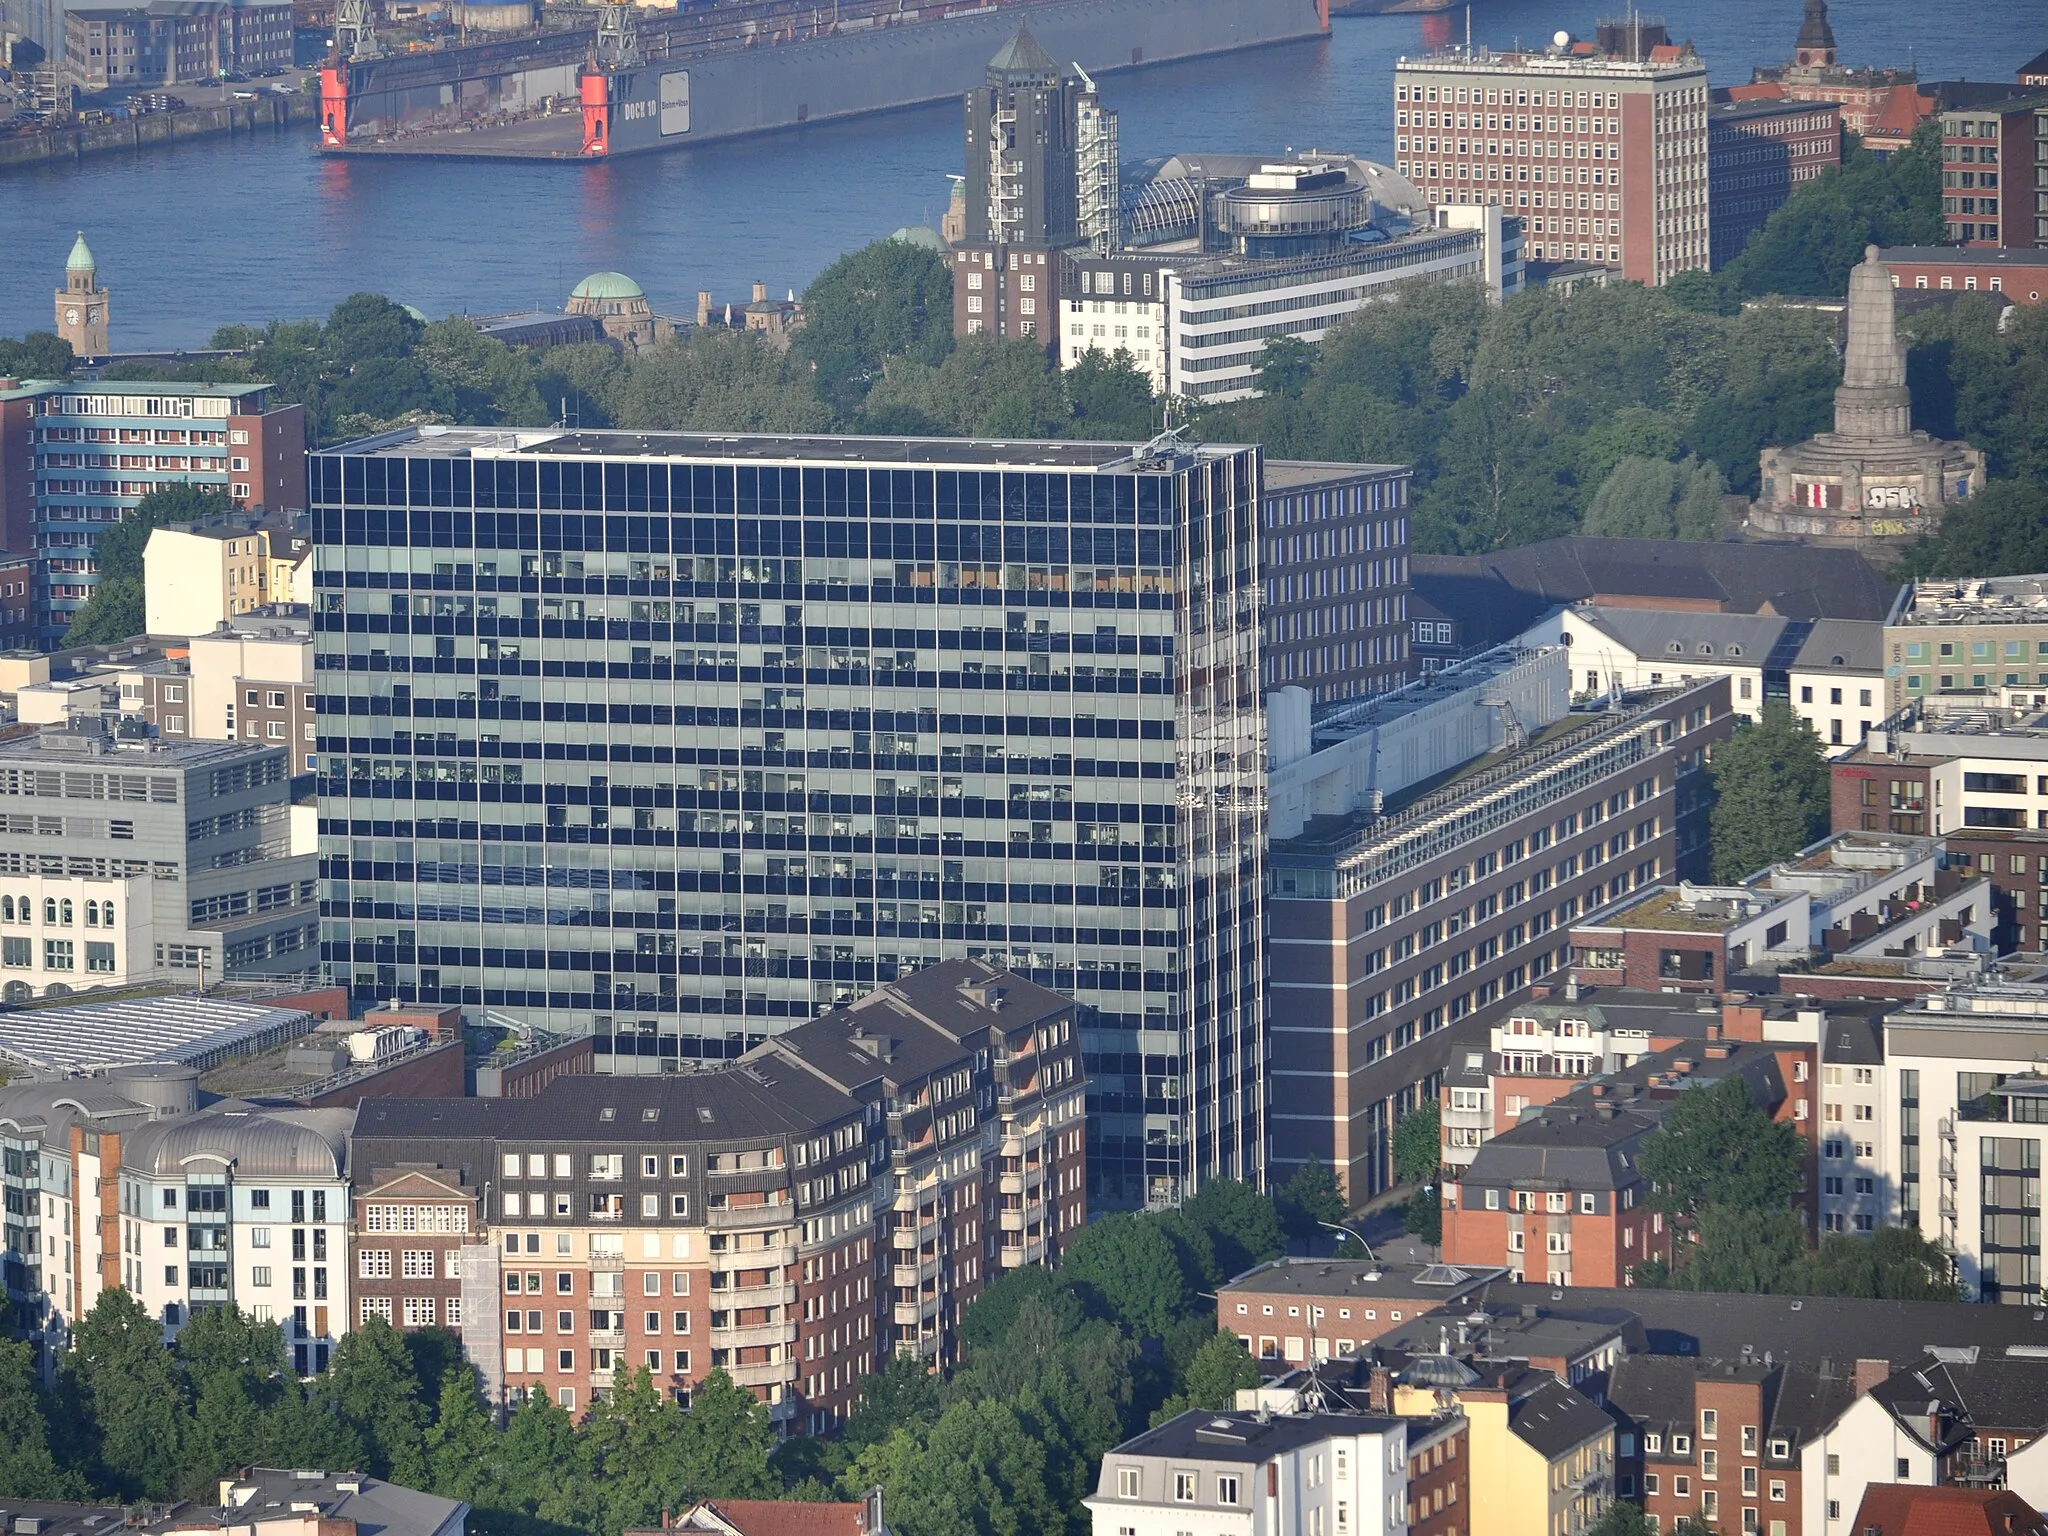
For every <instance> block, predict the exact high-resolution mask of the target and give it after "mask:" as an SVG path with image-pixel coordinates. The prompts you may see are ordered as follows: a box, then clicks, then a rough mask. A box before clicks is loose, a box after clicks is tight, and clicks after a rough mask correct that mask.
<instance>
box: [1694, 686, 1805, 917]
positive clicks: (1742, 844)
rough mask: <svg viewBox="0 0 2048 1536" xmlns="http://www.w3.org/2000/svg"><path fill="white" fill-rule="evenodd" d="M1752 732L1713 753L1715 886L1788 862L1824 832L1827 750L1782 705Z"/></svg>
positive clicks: (1768, 706)
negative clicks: (1779, 862)
mask: <svg viewBox="0 0 2048 1536" xmlns="http://www.w3.org/2000/svg"><path fill="white" fill-rule="evenodd" d="M1761 715H1762V718H1761V719H1760V720H1759V721H1758V722H1757V723H1756V724H1754V725H1747V724H1739V725H1737V726H1736V728H1735V733H1734V734H1733V735H1732V736H1730V737H1729V738H1728V740H1726V741H1724V742H1722V743H1721V745H1720V746H1719V747H1717V748H1715V750H1714V761H1713V764H1712V768H1711V773H1710V778H1711V782H1712V785H1713V793H1714V805H1713V809H1712V811H1711V812H1710V813H1709V827H1710V830H1711V834H1712V838H1713V871H1714V879H1715V880H1716V881H1718V882H1719V883H1721V884H1723V885H1734V884H1738V883H1740V882H1741V881H1743V880H1746V879H1748V878H1749V877H1750V876H1751V875H1753V874H1756V873H1757V872H1758V871H1759V870H1762V869H1764V868H1765V867H1767V866H1768V865H1771V864H1775V863H1777V862H1778V861H1779V860H1781V859H1788V858H1790V857H1791V856H1792V855H1793V854H1795V853H1797V852H1798V851H1799V850H1800V849H1801V848H1804V847H1805V846H1806V845H1807V844H1809V843H1811V842H1813V841H1814V840H1815V839H1817V838H1819V837H1821V836H1823V835H1824V834H1825V833H1826V831H1827V826H1828V794H1829V777H1828V765H1827V757H1826V753H1825V749H1823V748H1822V746H1821V743H1820V738H1819V737H1818V736H1816V735H1815V734H1814V733H1813V728H1812V727H1811V726H1809V725H1808V724H1807V723H1806V722H1805V721H1804V720H1801V719H1800V718H1799V717H1798V716H1797V715H1795V714H1793V713H1792V707H1791V706H1790V705H1789V704H1787V703H1786V702H1785V701H1784V700H1782V699H1772V700H1769V701H1767V702H1766V703H1765V705H1764V707H1763V710H1762V711H1761Z"/></svg>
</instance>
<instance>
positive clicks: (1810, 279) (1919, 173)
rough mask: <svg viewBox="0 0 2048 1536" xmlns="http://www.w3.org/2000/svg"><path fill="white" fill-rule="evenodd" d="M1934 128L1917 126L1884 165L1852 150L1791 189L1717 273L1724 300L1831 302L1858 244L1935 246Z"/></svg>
mask: <svg viewBox="0 0 2048 1536" xmlns="http://www.w3.org/2000/svg"><path fill="white" fill-rule="evenodd" d="M1943 239H1944V235H1943V231H1942V218H1941V124H1940V122H1939V121H1934V122H1929V123H1923V124H1921V126H1920V128H1919V129H1918V130H1917V131H1916V132H1915V133H1914V135H1913V142H1912V144H1911V146H1910V147H1908V148H1907V149H1904V150H1901V151H1899V152H1897V153H1896V154H1893V155H1891V156H1889V157H1887V158H1885V159H1879V158H1878V157H1877V156H1876V155H1873V154H1871V153H1870V152H1869V151H1868V150H1865V149H1863V148H1861V147H1860V146H1857V147H1853V148H1851V149H1850V151H1849V153H1848V154H1847V155H1846V156H1845V157H1844V159H1843V162H1842V164H1841V166H1840V167H1839V168H1837V167H1833V166H1830V167H1829V168H1828V169H1826V170H1824V171H1822V172H1821V174H1820V175H1819V176H1818V177H1816V178H1815V179H1814V180H1812V181H1809V182H1807V183H1805V184H1804V185H1802V186H1800V187H1798V188H1797V189H1796V190H1794V192H1793V193H1792V195H1791V196H1790V197H1788V198H1786V199H1785V201H1784V202H1783V203H1782V204H1781V205H1780V206H1779V207H1778V208H1777V209H1776V210H1775V211H1774V212H1773V213H1772V214H1771V216H1770V218H1769V220H1768V221H1766V223H1765V224H1764V227H1763V228H1762V229H1760V230H1758V231H1757V232H1756V233H1755V234H1754V235H1752V236H1751V237H1750V240H1749V244H1748V245H1747V246H1746V247H1745V248H1744V249H1743V250H1742V252H1741V253H1740V254H1739V255H1737V256H1736V257H1735V259H1734V260H1733V261H1731V262H1730V263H1729V264H1728V265H1727V266H1726V267H1725V268H1723V269H1722V270H1721V272H1720V273H1718V274H1716V276H1717V277H1718V279H1719V282H1718V286H1720V287H1721V288H1722V289H1724V290H1725V291H1727V292H1729V293H1731V294H1750V295H1756V294H1767V293H1786V294H1813V295H1823V296H1827V297H1839V296H1840V295H1841V294H1843V293H1845V292H1846V291H1847V290H1848V285H1849V269H1850V268H1851V267H1853V266H1855V265H1856V263H1857V262H1859V261H1861V260H1862V259H1863V248H1864V247H1865V246H1866V245H1880V246H1889V245H1938V244H1940V243H1941V242H1942V240H1943Z"/></svg>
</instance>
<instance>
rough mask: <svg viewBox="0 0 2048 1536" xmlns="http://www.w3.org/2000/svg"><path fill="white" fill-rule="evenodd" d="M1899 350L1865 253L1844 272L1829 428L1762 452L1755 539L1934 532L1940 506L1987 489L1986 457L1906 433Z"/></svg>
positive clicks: (1752, 521)
mask: <svg viewBox="0 0 2048 1536" xmlns="http://www.w3.org/2000/svg"><path fill="white" fill-rule="evenodd" d="M1912 416H1913V397H1912V395H1911V394H1910V393H1909V392H1908V390H1907V388H1906V344H1905V343H1904V342H1902V341H1900V340H1899V339H1898V335H1897V332H1896V330H1895V329H1894V326H1893V323H1892V279H1891V273H1890V272H1889V271H1888V270H1886V268H1885V267H1884V266H1883V265H1882V264H1881V263H1880V262H1879V261H1878V259H1877V247H1876V246H1874V245H1871V246H1865V247H1864V250H1863V260H1862V262H1861V263H1860V264H1859V265H1858V266H1857V267H1856V268H1855V269H1854V270H1853V271H1851V272H1850V274H1849V338H1848V344H1847V346H1846V348H1845V350H1844V353H1843V357H1842V383H1841V387H1840V388H1838V389H1837V390H1836V391H1835V430H1834V431H1832V432H1823V433H1821V434H1820V435H1819V436H1817V437H1810V438H1808V439H1807V440H1806V441H1805V442H1803V443H1800V444H1798V445H1797V446H1796V447H1792V448H1766V449H1765V450H1764V452H1763V459H1762V471H1763V494H1762V495H1760V496H1759V497H1758V498H1757V499H1756V500H1755V501H1754V502H1752V503H1751V504H1750V509H1749V526H1750V527H1751V528H1753V529H1755V530H1757V531H1758V532H1760V533H1766V534H1779V535H1792V536H1794V537H1798V538H1805V539H1818V540H1850V541H1854V542H1859V543H1860V542H1864V541H1867V540H1871V539H1901V538H1912V537H1916V536H1918V535H1920V534H1922V533H1931V532H1932V531H1933V530H1934V528H1935V527H1936V526H1937V525H1938V524H1939V522H1940V520H1941V511H1942V508H1943V507H1946V506H1949V505H1951V504H1953V503H1955V502H1959V501H1965V500H1967V499H1968V498H1970V497H1971V496H1974V495H1975V494H1976V493H1977V492H1978V491H1979V490H1981V489H1982V488H1983V485H1984V455H1983V454H1982V453H1980V452H1979V451H1978V450H1976V449H1975V448H1972V447H1970V445H1969V444H1967V443H1951V442H1944V441H1942V440H1941V439H1940V438H1936V437H1930V436H1928V434H1927V433H1925V432H1916V431H1914V430H1913V420H1912Z"/></svg>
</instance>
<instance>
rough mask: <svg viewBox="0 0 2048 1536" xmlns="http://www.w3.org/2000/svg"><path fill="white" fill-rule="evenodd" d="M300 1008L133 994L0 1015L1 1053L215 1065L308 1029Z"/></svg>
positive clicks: (58, 1061)
mask: <svg viewBox="0 0 2048 1536" xmlns="http://www.w3.org/2000/svg"><path fill="white" fill-rule="evenodd" d="M312 1024H313V1017H312V1015H311V1014H309V1013H306V1012H305V1011H303V1010H302V1009H297V1008H272V1007H270V1006H269V1005H267V1004H264V1003H242V1002H234V1001H231V1000H229V999H226V998H210V997H190V996H175V995H174V996H166V997H134V998H127V999H124V1000H122V1001H119V1002H109V1003H83V1004H80V1005H79V1006H77V1007H74V1008H24V1009H21V1010H19V1011H17V1012H13V1013H0V1058H4V1059H6V1060H8V1061H12V1062H18V1063H20V1064H21V1065H23V1066H26V1067H30V1068H33V1069H35V1070H37V1071H41V1072H49V1073H57V1074H71V1073H79V1074H82V1073H92V1072H100V1071H105V1070H106V1069H107V1068H109V1067H125V1066H130V1065H133V1064H134V1063H137V1062H144V1061H175V1062H182V1063H184V1064H186V1065H190V1066H199V1067H205V1066H210V1065H212V1064H213V1063H214V1062H215V1061H217V1060H219V1059H220V1058H222V1057H224V1056H230V1055H234V1054H236V1053H238V1052H240V1051H245V1050H255V1049H258V1048H261V1047H263V1046H265V1045H269V1044H275V1043H278V1042H280V1041H283V1040H287V1039H291V1038H293V1037H295V1036H297V1035H301V1034H304V1033H306V1031H307V1030H309V1029H310V1028H311V1027H312Z"/></svg>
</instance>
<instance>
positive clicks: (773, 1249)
mask: <svg viewBox="0 0 2048 1536" xmlns="http://www.w3.org/2000/svg"><path fill="white" fill-rule="evenodd" d="M706 1258H707V1259H708V1261H709V1263H710V1267H711V1268H712V1269H713V1270H726V1271H730V1270H735V1269H787V1268H788V1267H789V1266H790V1265H792V1264H794V1263H795V1262H796V1244H795V1243H793V1242H780V1243H770V1244H769V1245H768V1246H767V1247H766V1248H727V1249H725V1250H724V1251H723V1252H721V1251H719V1250H717V1249H713V1250H712V1251H711V1252H710V1253H709V1254H708V1255H706Z"/></svg>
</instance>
